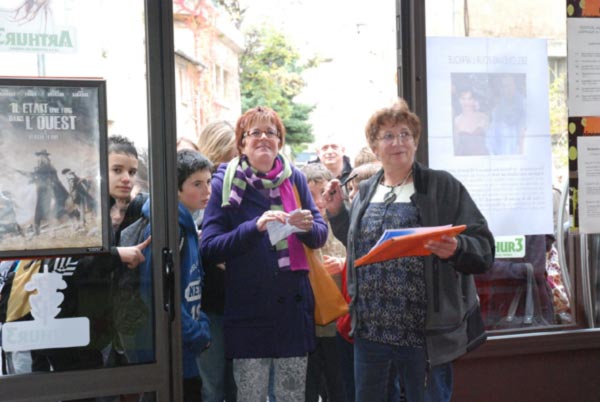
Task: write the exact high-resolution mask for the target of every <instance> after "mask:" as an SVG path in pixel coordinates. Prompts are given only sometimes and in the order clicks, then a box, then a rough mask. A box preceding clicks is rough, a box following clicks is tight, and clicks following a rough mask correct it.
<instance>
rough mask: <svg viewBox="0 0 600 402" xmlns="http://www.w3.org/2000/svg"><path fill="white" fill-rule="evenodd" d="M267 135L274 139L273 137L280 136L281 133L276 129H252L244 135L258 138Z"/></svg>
mask: <svg viewBox="0 0 600 402" xmlns="http://www.w3.org/2000/svg"><path fill="white" fill-rule="evenodd" d="M263 134H264V135H266V136H267V138H269V139H273V138H279V133H278V132H277V131H275V130H271V129H269V130H266V131H265V130H252V131H247V132H246V134H245V135H244V137H248V136H250V137H252V138H256V139H259V138H260V137H262V135H263Z"/></svg>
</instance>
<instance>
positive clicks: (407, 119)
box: [365, 98, 421, 149]
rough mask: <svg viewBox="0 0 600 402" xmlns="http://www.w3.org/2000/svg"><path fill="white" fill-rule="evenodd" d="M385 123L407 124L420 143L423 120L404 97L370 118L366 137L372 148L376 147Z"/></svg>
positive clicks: (414, 137)
mask: <svg viewBox="0 0 600 402" xmlns="http://www.w3.org/2000/svg"><path fill="white" fill-rule="evenodd" d="M385 124H392V125H396V124H406V125H407V126H408V128H409V130H410V132H411V134H412V136H413V139H414V140H415V144H419V138H420V137H421V120H420V119H419V116H417V115H416V114H414V113H413V112H411V111H410V109H409V108H408V104H407V103H406V101H405V100H404V99H402V98H400V99H398V101H397V102H396V103H394V104H393V105H392V106H390V107H385V108H383V109H379V110H377V111H376V112H375V113H373V115H372V116H371V117H370V118H369V121H368V122H367V126H366V127H365V137H366V138H367V142H368V143H369V147H371V149H375V145H376V144H377V140H378V135H379V130H380V129H381V126H383V125H385Z"/></svg>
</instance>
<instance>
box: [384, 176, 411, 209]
mask: <svg viewBox="0 0 600 402" xmlns="http://www.w3.org/2000/svg"><path fill="white" fill-rule="evenodd" d="M410 176H412V170H411V171H410V172H408V174H407V175H406V177H404V179H402V181H401V182H400V184H396V185H395V186H388V185H387V184H383V180H382V183H381V185H382V186H383V187H387V188H389V189H390V191H389V192H387V193H386V194H385V195H384V196H383V203H384V204H385V205H386V206H389V205H390V204H392V203H393V202H394V201H396V198H397V197H398V194H396V188H398V187H402V186H403V185H405V184H406V181H407V180H408V179H409V178H410ZM400 192H402V189H400V191H399V193H400Z"/></svg>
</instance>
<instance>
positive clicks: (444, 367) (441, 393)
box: [425, 363, 454, 402]
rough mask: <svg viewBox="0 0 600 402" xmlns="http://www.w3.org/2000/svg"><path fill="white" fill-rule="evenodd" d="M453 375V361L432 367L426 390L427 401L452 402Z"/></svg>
mask: <svg viewBox="0 0 600 402" xmlns="http://www.w3.org/2000/svg"><path fill="white" fill-rule="evenodd" d="M453 377H454V375H453V368H452V363H444V364H440V365H439V366H433V367H431V370H430V372H429V378H428V379H427V389H426V390H425V402H450V398H451V397H452V387H453V381H454V379H453Z"/></svg>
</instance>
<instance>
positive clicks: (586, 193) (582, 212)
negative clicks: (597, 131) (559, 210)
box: [577, 136, 600, 233]
mask: <svg viewBox="0 0 600 402" xmlns="http://www.w3.org/2000/svg"><path fill="white" fill-rule="evenodd" d="M577 174H578V176H579V197H578V200H579V201H578V208H579V232H580V233H600V136H583V137H578V138H577Z"/></svg>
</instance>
